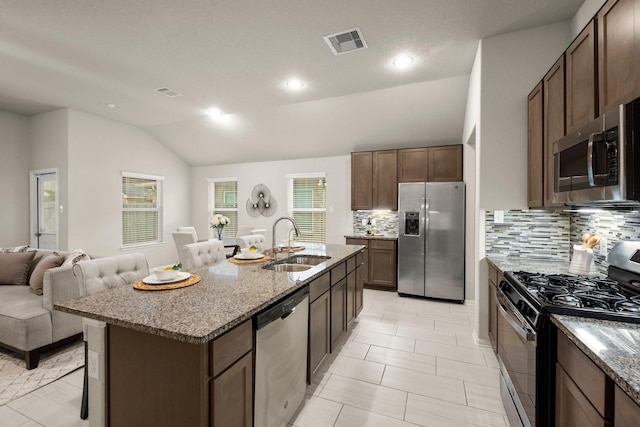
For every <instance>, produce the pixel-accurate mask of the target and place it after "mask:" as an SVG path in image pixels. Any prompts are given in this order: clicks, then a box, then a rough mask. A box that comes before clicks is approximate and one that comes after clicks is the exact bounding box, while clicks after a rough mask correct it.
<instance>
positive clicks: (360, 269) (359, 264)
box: [355, 252, 365, 317]
mask: <svg viewBox="0 0 640 427" xmlns="http://www.w3.org/2000/svg"><path fill="white" fill-rule="evenodd" d="M363 259H364V258H363V256H362V252H361V253H359V254H358V255H356V297H355V298H356V301H355V306H356V317H358V315H359V314H360V312H361V311H362V307H363V305H364V279H363V277H364V272H365V268H364V261H363Z"/></svg>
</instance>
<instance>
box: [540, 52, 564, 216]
mask: <svg viewBox="0 0 640 427" xmlns="http://www.w3.org/2000/svg"><path fill="white" fill-rule="evenodd" d="M542 82H543V83H542V87H543V97H542V100H543V108H542V111H543V117H544V118H543V128H544V158H545V162H544V171H545V172H544V173H545V174H546V178H547V179H546V180H545V187H544V205H545V206H546V207H550V206H559V205H560V204H557V203H556V204H554V203H553V200H552V197H553V143H554V142H556V141H557V140H558V139H560V138H562V137H563V136H564V135H565V93H564V86H565V73H564V54H563V55H562V56H561V57H560V59H558V60H557V61H556V63H555V64H554V65H553V67H551V69H550V70H549V71H548V72H547V74H546V75H545V76H544V79H543V80H542Z"/></svg>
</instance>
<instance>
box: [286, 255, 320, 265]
mask: <svg viewBox="0 0 640 427" xmlns="http://www.w3.org/2000/svg"><path fill="white" fill-rule="evenodd" d="M328 259H331V257H330V256H324V255H294V256H292V257H289V258H288V259H287V260H286V261H285V262H286V263H287V264H302V265H318V264H322V263H323V262H325V261H326V260H328Z"/></svg>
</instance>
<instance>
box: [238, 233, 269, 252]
mask: <svg viewBox="0 0 640 427" xmlns="http://www.w3.org/2000/svg"><path fill="white" fill-rule="evenodd" d="M236 244H237V245H238V246H240V249H244V248H248V247H250V246H255V247H256V248H258V250H259V251H260V252H263V251H264V250H265V249H267V243H266V239H265V237H264V236H263V235H262V234H249V235H248V236H241V237H236Z"/></svg>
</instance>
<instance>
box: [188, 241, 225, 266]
mask: <svg viewBox="0 0 640 427" xmlns="http://www.w3.org/2000/svg"><path fill="white" fill-rule="evenodd" d="M224 259H226V254H225V249H224V244H223V243H222V242H221V241H219V240H211V241H207V242H197V243H191V244H188V245H184V246H183V247H182V249H181V256H180V262H182V268H183V269H185V270H193V269H197V268H200V267H205V266H208V265H211V264H215V263H218V262H220V261H222V260H224Z"/></svg>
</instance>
